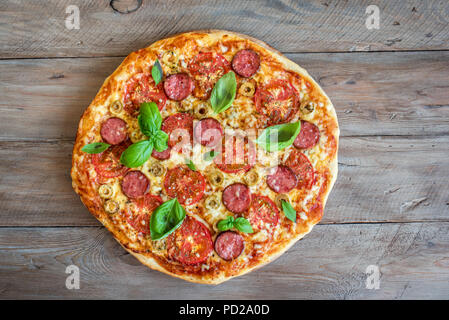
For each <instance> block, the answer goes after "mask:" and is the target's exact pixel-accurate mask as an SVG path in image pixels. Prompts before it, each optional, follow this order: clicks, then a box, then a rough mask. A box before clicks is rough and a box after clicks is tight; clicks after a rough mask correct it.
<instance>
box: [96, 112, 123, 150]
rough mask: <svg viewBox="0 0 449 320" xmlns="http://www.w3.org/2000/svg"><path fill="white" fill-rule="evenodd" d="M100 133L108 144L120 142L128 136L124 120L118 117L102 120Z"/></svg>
mask: <svg viewBox="0 0 449 320" xmlns="http://www.w3.org/2000/svg"><path fill="white" fill-rule="evenodd" d="M100 134H101V137H102V138H103V140H104V141H106V142H107V143H109V144H119V143H122V142H123V141H125V139H126V138H127V136H128V134H127V128H126V122H125V121H123V120H122V119H120V118H109V119H108V120H106V121H105V122H103V124H102V126H101V130H100Z"/></svg>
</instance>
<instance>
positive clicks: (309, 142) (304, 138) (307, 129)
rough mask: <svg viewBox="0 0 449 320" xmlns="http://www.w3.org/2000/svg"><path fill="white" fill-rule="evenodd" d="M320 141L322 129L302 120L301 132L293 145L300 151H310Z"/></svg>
mask: <svg viewBox="0 0 449 320" xmlns="http://www.w3.org/2000/svg"><path fill="white" fill-rule="evenodd" d="M319 140H320V129H318V127H317V126H316V125H314V124H313V123H311V122H308V121H304V120H301V131H300V132H299V134H298V136H297V137H296V139H295V141H294V142H293V145H294V146H295V147H296V148H298V149H309V148H312V147H314V146H315V145H316V144H317V143H318V141H319Z"/></svg>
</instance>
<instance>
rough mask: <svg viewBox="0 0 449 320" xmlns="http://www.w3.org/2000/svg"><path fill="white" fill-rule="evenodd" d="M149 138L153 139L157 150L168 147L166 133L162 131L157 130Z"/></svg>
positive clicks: (163, 149) (160, 150)
mask: <svg viewBox="0 0 449 320" xmlns="http://www.w3.org/2000/svg"><path fill="white" fill-rule="evenodd" d="M151 138H152V140H153V145H154V149H156V151H157V152H162V151H165V150H166V149H167V148H168V144H167V141H168V134H167V133H165V132H164V131H162V130H159V131H157V132H156V134H155V135H153V136H152V137H151Z"/></svg>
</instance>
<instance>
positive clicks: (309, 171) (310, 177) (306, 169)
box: [285, 149, 315, 189]
mask: <svg viewBox="0 0 449 320" xmlns="http://www.w3.org/2000/svg"><path fill="white" fill-rule="evenodd" d="M285 165H286V166H288V167H289V168H290V169H292V171H293V172H294V173H295V174H296V178H297V179H298V184H297V185H296V187H297V188H299V189H301V188H305V189H309V188H310V187H311V186H312V184H313V183H314V181H315V173H314V170H313V166H312V164H311V163H310V161H309V159H308V158H307V156H306V155H305V154H303V153H302V152H300V151H299V150H296V149H294V150H292V152H291V153H290V155H289V156H288V158H287V161H285Z"/></svg>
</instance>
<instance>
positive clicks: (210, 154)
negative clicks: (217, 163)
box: [203, 150, 218, 161]
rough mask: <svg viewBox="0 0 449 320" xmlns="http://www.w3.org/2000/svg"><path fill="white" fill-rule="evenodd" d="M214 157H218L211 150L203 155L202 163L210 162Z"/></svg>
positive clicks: (216, 153)
mask: <svg viewBox="0 0 449 320" xmlns="http://www.w3.org/2000/svg"><path fill="white" fill-rule="evenodd" d="M216 156H218V152H216V151H215V150H211V151H209V152H206V153H205V154H204V156H203V159H204V161H212V160H213V159H214V158H215V157H216Z"/></svg>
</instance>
